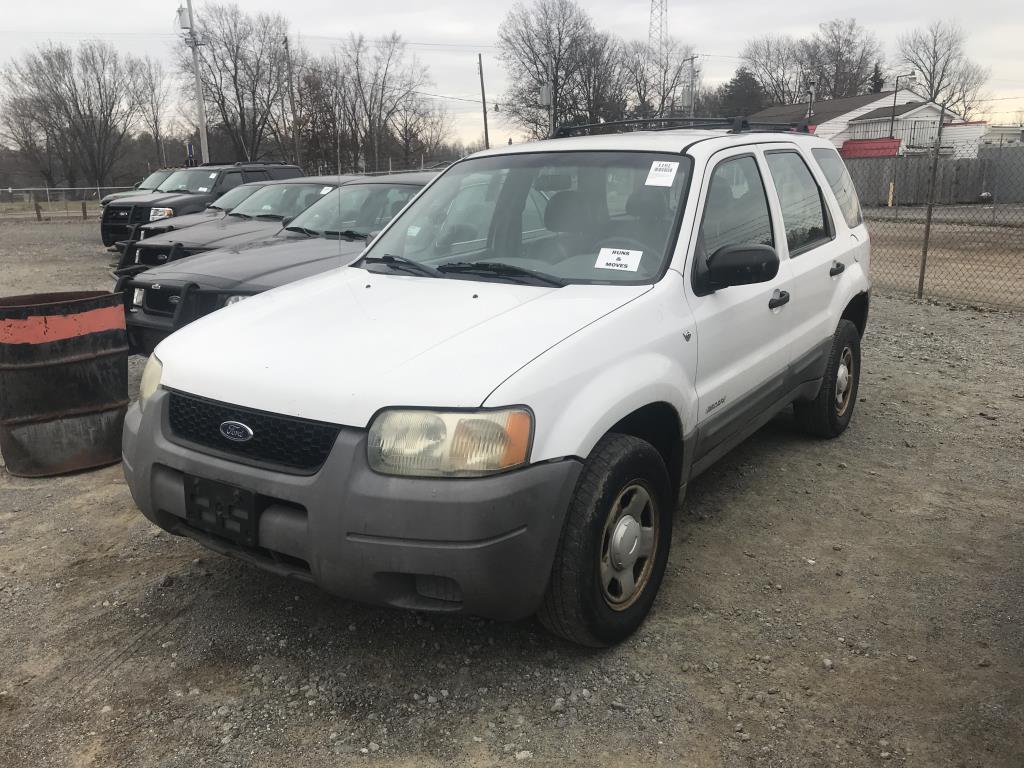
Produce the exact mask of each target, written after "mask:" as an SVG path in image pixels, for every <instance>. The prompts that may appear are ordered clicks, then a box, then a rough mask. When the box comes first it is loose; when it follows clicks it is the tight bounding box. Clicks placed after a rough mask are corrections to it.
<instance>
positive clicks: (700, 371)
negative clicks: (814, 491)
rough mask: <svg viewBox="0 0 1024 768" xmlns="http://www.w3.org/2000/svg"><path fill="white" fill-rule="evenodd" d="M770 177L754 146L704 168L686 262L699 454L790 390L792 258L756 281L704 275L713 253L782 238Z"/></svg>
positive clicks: (710, 454) (743, 429) (718, 446)
mask: <svg viewBox="0 0 1024 768" xmlns="http://www.w3.org/2000/svg"><path fill="white" fill-rule="evenodd" d="M767 178H769V176H768V174H767V173H766V171H765V168H764V163H763V158H762V157H761V156H760V154H759V153H758V152H757V151H756V150H755V148H753V147H740V148H736V149H734V150H729V151H726V152H722V153H719V154H716V155H715V156H714V157H713V158H712V160H711V161H710V163H709V166H708V169H707V171H706V173H705V174H704V181H703V184H702V188H701V203H700V205H701V208H700V218H699V221H700V222H701V224H700V226H699V227H698V230H697V233H696V234H695V236H694V238H693V241H692V242H691V244H690V258H689V259H688V265H689V266H688V269H687V272H688V274H687V283H688V285H687V291H688V294H689V295H688V301H689V303H690V306H691V308H692V310H693V316H694V319H695V321H696V341H697V343H698V354H697V374H696V376H697V379H696V389H697V396H698V418H697V427H698V438H697V444H696V447H695V452H694V459H695V460H696V461H698V462H699V461H700V460H701V458H702V457H705V458H706V463H710V462H711V461H713V460H714V459H715V458H717V457H718V456H719V455H721V453H724V451H725V450H728V448H729V447H731V445H733V444H734V442H735V439H740V438H738V437H737V435H740V433H743V434H749V432H750V431H751V424H752V423H753V422H755V421H756V420H757V419H758V417H759V416H760V415H762V414H763V413H765V412H768V410H769V408H770V407H771V405H772V404H773V403H774V402H775V401H777V400H778V398H780V397H782V396H783V395H784V393H785V385H786V374H787V369H788V366H789V363H790V360H789V350H790V345H789V336H790V314H791V313H790V312H788V311H787V310H788V309H789V307H788V306H787V304H786V301H785V300H786V299H787V298H788V291H789V289H790V287H791V286H790V282H791V277H790V270H789V262H788V261H787V260H786V259H782V260H781V262H780V264H779V271H778V274H777V275H776V276H775V277H774V278H773V279H772V280H770V281H768V282H764V283H756V284H753V285H735V286H730V287H728V288H721V289H718V290H710V289H709V288H708V287H707V284H706V280H705V279H704V277H703V273H704V271H705V270H706V267H705V265H706V259H707V257H708V255H709V254H712V253H715V251H716V250H718V249H719V248H722V247H723V246H727V245H748V244H761V245H771V246H772V247H776V246H777V244H778V243H777V234H776V231H775V227H774V226H773V215H772V211H771V208H770V204H769V202H768V196H767V194H766V191H765V179H767ZM782 236H783V237H784V235H782ZM755 428H756V427H755ZM700 468H701V467H698V470H699V469H700Z"/></svg>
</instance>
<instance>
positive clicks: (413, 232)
mask: <svg viewBox="0 0 1024 768" xmlns="http://www.w3.org/2000/svg"><path fill="white" fill-rule="evenodd" d="M405 231H406V232H407V233H408V235H409V237H416V235H418V234H419V233H420V228H419V227H417V226H416V225H415V224H414V225H412V226H411V227H409V228H408V229H407V230H405Z"/></svg>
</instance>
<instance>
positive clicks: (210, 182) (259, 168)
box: [100, 163, 302, 246]
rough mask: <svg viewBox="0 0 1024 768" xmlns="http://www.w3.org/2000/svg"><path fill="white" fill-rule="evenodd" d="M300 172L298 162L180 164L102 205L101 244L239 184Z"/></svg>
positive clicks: (200, 206) (202, 205) (210, 199)
mask: <svg viewBox="0 0 1024 768" xmlns="http://www.w3.org/2000/svg"><path fill="white" fill-rule="evenodd" d="M301 175H302V170H301V169H300V168H299V167H298V166H297V165H285V164H284V163H233V164H230V165H227V164H221V165H217V164H210V165H199V166H196V167H194V168H181V169H179V170H177V171H175V172H174V173H172V174H171V175H170V176H168V177H167V178H166V179H165V180H164V181H163V182H162V183H161V184H160V186H159V187H158V188H157V189H156V190H154V191H153V192H150V193H149V194H144V195H130V196H128V197H125V198H122V199H120V200H112V201H111V202H110V203H108V204H107V205H106V206H104V208H103V216H102V217H101V219H100V236H101V237H102V238H103V244H104V245H107V246H110V245H113V244H114V243H116V242H117V241H118V240H128V239H130V237H131V234H132V230H133V229H134V228H135V227H136V226H138V225H140V224H148V223H149V222H151V221H160V220H162V219H168V218H170V217H172V216H180V215H182V214H185V213H196V212H198V211H201V210H203V209H204V208H205V207H206V205H207V203H212V202H213V201H214V200H216V199H217V198H218V197H220V196H221V195H223V194H224V193H225V192H227V191H228V190H229V189H233V188H234V187H237V186H239V185H241V184H245V183H247V182H250V181H270V180H275V179H291V178H294V177H296V176H301Z"/></svg>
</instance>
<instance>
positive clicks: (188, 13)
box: [178, 0, 210, 163]
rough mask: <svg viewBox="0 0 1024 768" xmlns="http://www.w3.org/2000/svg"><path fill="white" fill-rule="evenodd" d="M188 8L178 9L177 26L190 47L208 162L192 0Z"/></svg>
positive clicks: (201, 142) (202, 145)
mask: <svg viewBox="0 0 1024 768" xmlns="http://www.w3.org/2000/svg"><path fill="white" fill-rule="evenodd" d="M187 3H188V8H187V9H186V8H179V9H178V26H180V27H181V28H182V29H184V30H186V32H187V34H186V35H185V43H186V44H187V45H188V47H189V48H191V49H192V73H193V74H194V75H195V77H196V118H197V119H198V121H199V146H200V148H201V150H202V157H203V162H204V163H208V162H210V144H209V142H208V141H207V139H206V100H205V99H204V98H203V80H202V78H201V77H200V76H199V37H198V36H197V35H196V20H195V16H194V15H193V14H192V0H187Z"/></svg>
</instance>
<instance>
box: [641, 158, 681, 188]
mask: <svg viewBox="0 0 1024 768" xmlns="http://www.w3.org/2000/svg"><path fill="white" fill-rule="evenodd" d="M678 170H679V163H671V162H668V161H664V160H655V161H654V162H653V163H651V170H650V173H648V174H647V181H646V182H644V183H645V184H646V185H647V186H648V187H671V186H672V182H673V181H675V180H676V171H678Z"/></svg>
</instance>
